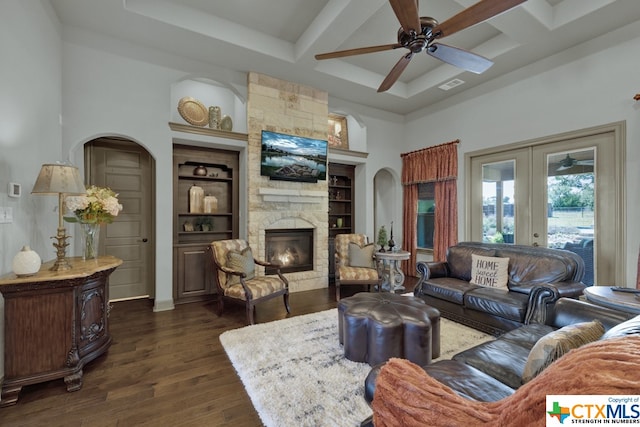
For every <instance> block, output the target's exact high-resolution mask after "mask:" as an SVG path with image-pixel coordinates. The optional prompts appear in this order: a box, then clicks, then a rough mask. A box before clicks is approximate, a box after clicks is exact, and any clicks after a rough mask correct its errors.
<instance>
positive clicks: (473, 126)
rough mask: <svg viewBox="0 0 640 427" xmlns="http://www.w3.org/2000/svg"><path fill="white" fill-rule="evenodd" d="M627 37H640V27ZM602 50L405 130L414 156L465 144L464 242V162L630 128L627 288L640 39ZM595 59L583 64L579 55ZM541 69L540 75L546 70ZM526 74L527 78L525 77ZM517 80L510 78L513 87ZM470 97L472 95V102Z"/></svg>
mask: <svg viewBox="0 0 640 427" xmlns="http://www.w3.org/2000/svg"><path fill="white" fill-rule="evenodd" d="M633 26H635V27H636V28H633V27H632V26H630V27H627V28H623V29H622V30H620V31H621V32H622V33H623V32H628V31H634V34H640V30H639V29H638V28H637V27H639V25H638V24H633ZM606 38H607V39H608V40H607V41H605V43H610V44H611V46H609V47H604V48H602V49H600V46H598V43H602V41H601V40H597V41H594V42H593V43H590V44H588V45H585V46H579V47H577V48H575V49H573V50H572V51H570V52H565V53H563V55H565V56H566V55H570V56H571V55H575V56H577V58H576V59H575V60H574V61H573V62H570V63H567V64H565V65H560V66H557V67H556V68H551V67H552V66H553V64H554V61H555V60H556V59H558V58H550V59H549V60H547V61H546V64H545V65H548V66H549V68H547V70H546V71H543V72H541V73H539V74H537V75H535V76H533V77H530V78H526V79H524V80H522V81H518V82H516V83H513V84H510V85H508V86H505V87H502V88H499V89H497V90H495V91H492V92H489V93H486V94H482V95H481V96H478V97H475V98H470V99H468V100H467V101H464V102H461V103H459V104H458V105H454V106H450V107H447V106H441V107H440V108H441V109H440V110H439V111H438V106H435V107H434V108H433V109H432V110H433V112H430V113H429V114H424V112H422V113H418V114H415V116H414V117H411V118H410V121H409V122H408V123H407V127H406V129H405V132H406V138H405V144H406V145H407V149H416V148H421V147H424V146H429V145H434V144H439V143H442V142H446V141H451V140H454V139H457V138H459V139H460V141H461V143H460V145H459V146H458V153H459V160H460V163H459V164H460V169H459V176H460V179H459V181H458V182H459V185H458V194H459V200H458V210H459V227H460V228H459V238H460V239H463V238H464V236H465V229H464V212H465V203H464V179H465V177H464V166H463V165H464V163H463V162H464V154H465V153H467V152H471V151H475V150H479V149H482V148H487V147H492V146H499V145H504V144H509V143H513V142H519V141H525V140H529V139H534V138H538V137H542V136H547V135H553V134H558V133H562V132H567V131H572V130H577V129H584V128H589V127H593V126H597V125H602V124H607V123H613V122H618V121H626V131H627V138H626V141H627V143H626V147H627V155H626V159H627V163H626V172H627V175H626V180H627V181H626V183H627V200H626V202H627V211H626V216H627V260H626V265H627V268H626V277H627V283H617V284H616V285H627V284H629V285H631V286H633V285H634V284H635V281H636V265H637V264H636V262H637V258H638V243H639V242H640V224H639V223H638V221H636V218H637V217H638V210H639V209H640V193H639V192H638V190H637V187H638V183H640V165H639V163H640V144H638V140H640V103H638V102H636V101H634V100H633V96H634V94H636V93H638V92H640V78H639V77H638V76H639V74H638V70H640V56H639V55H637V52H640V38H636V39H633V40H631V41H627V42H623V43H621V44H616V40H615V38H616V34H612V35H608V36H607V37H606ZM585 51H586V52H594V53H593V54H591V55H588V56H585V57H579V55H577V53H579V52H585ZM535 67H537V68H540V64H536V65H535ZM524 71H525V70H521V71H520V73H523V72H524ZM509 78H510V76H507V77H505V79H503V80H505V81H507V80H509ZM467 96H468V95H467Z"/></svg>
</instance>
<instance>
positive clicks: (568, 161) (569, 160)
mask: <svg viewBox="0 0 640 427" xmlns="http://www.w3.org/2000/svg"><path fill="white" fill-rule="evenodd" d="M574 166H593V159H589V160H578V159H574V158H573V157H571V156H570V155H569V154H567V157H565V158H564V159H562V160H560V162H558V169H556V170H558V171H563V170H567V169H571V168H572V167H574Z"/></svg>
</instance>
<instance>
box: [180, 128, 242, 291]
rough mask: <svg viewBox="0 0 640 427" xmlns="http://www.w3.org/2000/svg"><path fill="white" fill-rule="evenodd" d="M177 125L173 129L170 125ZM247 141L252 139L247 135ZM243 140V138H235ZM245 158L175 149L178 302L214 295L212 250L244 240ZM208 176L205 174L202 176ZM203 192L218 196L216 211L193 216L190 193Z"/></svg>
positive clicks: (198, 130)
mask: <svg viewBox="0 0 640 427" xmlns="http://www.w3.org/2000/svg"><path fill="white" fill-rule="evenodd" d="M170 125H171V124H170ZM173 125H175V129H174V127H172V129H174V130H179V131H182V132H189V131H193V132H192V133H202V134H205V135H212V136H217V137H220V136H222V137H225V138H230V137H232V136H234V135H242V134H236V133H233V132H224V131H216V130H213V129H201V128H198V127H197V126H188V125H179V124H173ZM244 137H245V139H246V135H244ZM235 139H242V138H235ZM238 169H239V154H238V152H237V151H230V150H222V149H214V148H203V147H192V146H186V145H182V144H174V146H173V177H174V181H173V217H174V224H173V227H174V233H173V257H174V266H173V268H174V301H175V302H176V303H183V302H191V301H200V300H203V299H208V298H211V297H212V296H214V294H215V292H216V286H215V284H214V283H213V277H211V273H210V271H209V269H208V266H209V263H208V260H207V252H206V251H207V248H208V246H209V245H210V244H211V242H212V241H214V240H224V239H236V238H237V237H238V228H239V220H238V217H239V215H238V211H239V184H238ZM200 174H202V175H200ZM194 185H195V186H198V187H200V188H201V189H202V192H203V195H204V196H206V195H210V196H214V197H215V198H216V200H217V207H216V208H214V209H212V210H213V212H190V205H189V203H190V198H189V190H190V189H191V188H192V186H194Z"/></svg>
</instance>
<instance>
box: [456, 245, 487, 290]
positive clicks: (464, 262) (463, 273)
mask: <svg viewBox="0 0 640 427" xmlns="http://www.w3.org/2000/svg"><path fill="white" fill-rule="evenodd" d="M472 254H476V255H481V256H494V254H495V251H494V250H492V249H482V248H474V247H466V246H451V247H450V248H449V249H447V266H448V267H449V276H450V277H454V278H456V279H461V280H464V281H466V282H468V281H470V280H471V262H472V260H471V255H472Z"/></svg>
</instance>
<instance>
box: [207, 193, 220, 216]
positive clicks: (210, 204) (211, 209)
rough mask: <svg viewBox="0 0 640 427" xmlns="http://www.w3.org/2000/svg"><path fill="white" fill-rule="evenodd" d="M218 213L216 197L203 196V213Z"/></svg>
mask: <svg viewBox="0 0 640 427" xmlns="http://www.w3.org/2000/svg"><path fill="white" fill-rule="evenodd" d="M217 211H218V199H217V197H216V196H211V195H209V196H204V213H215V212H217Z"/></svg>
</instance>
